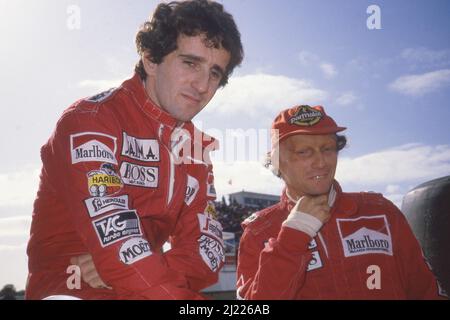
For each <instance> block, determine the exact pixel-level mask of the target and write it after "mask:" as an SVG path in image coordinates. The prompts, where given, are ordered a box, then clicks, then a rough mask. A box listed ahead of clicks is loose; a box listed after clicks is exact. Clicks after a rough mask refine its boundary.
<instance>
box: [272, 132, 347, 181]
mask: <svg viewBox="0 0 450 320" xmlns="http://www.w3.org/2000/svg"><path fill="white" fill-rule="evenodd" d="M335 136H336V149H337V152H339V151H341V150H342V149H344V148H345V146H346V145H347V137H346V136H344V135H339V134H335ZM273 152H274V153H277V152H279V146H277V147H276V150H273ZM275 156H278V155H277V154H276V155H275ZM272 157H273V155H272V153H271V152H268V153H267V154H266V158H265V160H264V167H266V168H267V169H269V170H270V171H272V173H273V174H274V175H276V176H277V177H278V178H281V173H280V169H279V168H278V167H277V166H276V165H274V163H272Z"/></svg>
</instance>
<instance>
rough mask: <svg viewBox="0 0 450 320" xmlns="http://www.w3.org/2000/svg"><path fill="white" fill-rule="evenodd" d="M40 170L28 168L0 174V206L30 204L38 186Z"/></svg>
mask: <svg viewBox="0 0 450 320" xmlns="http://www.w3.org/2000/svg"><path fill="white" fill-rule="evenodd" d="M39 173H40V169H39V168H36V167H28V168H25V169H24V170H23V171H17V172H13V173H3V174H0V194H1V195H2V197H1V198H0V206H23V205H29V204H31V203H32V202H33V201H34V199H35V197H36V192H37V189H38V184H39Z"/></svg>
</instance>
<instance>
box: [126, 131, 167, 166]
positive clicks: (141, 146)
mask: <svg viewBox="0 0 450 320" xmlns="http://www.w3.org/2000/svg"><path fill="white" fill-rule="evenodd" d="M122 155H123V156H126V157H128V158H131V159H135V160H140V161H144V162H154V161H159V143H158V141H157V140H156V139H139V138H136V137H133V136H130V135H129V134H127V133H126V132H124V133H123V142H122Z"/></svg>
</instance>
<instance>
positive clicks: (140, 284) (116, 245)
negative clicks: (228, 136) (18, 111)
mask: <svg viewBox="0 0 450 320" xmlns="http://www.w3.org/2000/svg"><path fill="white" fill-rule="evenodd" d="M216 146H217V141H215V140H214V139H213V138H211V137H209V136H206V135H203V133H202V132H200V131H199V130H197V129H196V128H195V127H194V125H193V124H192V123H191V122H189V123H184V124H183V125H182V126H177V121H176V120H175V119H174V118H172V117H171V116H170V115H169V114H168V113H166V112H164V111H162V110H161V109H160V108H158V107H157V106H156V105H155V104H154V103H153V102H152V101H151V100H150V99H149V97H148V95H147V93H146V92H145V89H144V86H143V82H142V81H141V80H140V78H139V76H138V75H135V76H134V77H133V78H132V79H129V80H127V81H125V82H124V83H123V84H122V85H121V86H120V87H119V88H117V89H111V90H109V91H107V92H104V93H101V94H99V95H97V96H94V97H92V98H89V99H84V100H80V101H78V102H76V103H75V104H74V105H72V106H71V107H70V108H68V109H67V110H66V111H65V112H64V114H63V115H62V117H61V119H60V120H59V121H58V124H57V126H56V129H55V131H54V133H53V135H52V136H51V137H50V139H49V141H48V142H47V144H45V145H44V146H43V147H42V149H41V158H42V162H43V168H42V172H41V176H40V185H39V190H38V194H37V198H36V200H35V203H34V209H33V210H34V212H33V221H32V225H31V237H30V240H29V243H28V249H27V253H28V257H29V263H28V266H29V276H28V283H27V288H26V298H27V299H42V298H44V297H46V296H50V295H71V296H76V297H79V298H82V299H197V298H202V296H201V295H200V294H199V293H198V291H199V290H201V289H203V288H205V287H207V286H209V285H211V284H214V283H215V282H217V279H218V272H219V270H220V268H221V267H222V265H223V262H224V254H223V241H222V228H221V226H220V223H219V222H217V221H216V220H215V216H214V215H215V211H214V207H213V202H212V201H213V200H214V199H215V190H214V185H213V174H212V165H211V164H210V161H209V151H212V150H213V149H214V148H216ZM168 239H170V243H171V250H169V251H167V252H164V253H163V251H162V249H161V248H162V246H163V244H164V243H165V242H166V241H167V240H168ZM84 253H90V254H91V255H92V257H93V260H94V263H95V266H96V269H97V271H98V273H99V275H100V277H101V278H102V279H103V280H104V282H105V283H106V284H108V285H109V286H111V287H112V288H113V290H108V289H93V288H91V287H90V286H89V285H87V284H86V283H84V282H83V281H79V277H78V278H76V277H77V276H78V274H77V272H79V270H77V269H76V267H75V268H74V266H70V258H71V257H74V256H77V255H81V254H84ZM80 282H81V283H80Z"/></svg>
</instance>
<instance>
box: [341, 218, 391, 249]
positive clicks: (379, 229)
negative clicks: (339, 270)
mask: <svg viewBox="0 0 450 320" xmlns="http://www.w3.org/2000/svg"><path fill="white" fill-rule="evenodd" d="M336 222H337V225H338V230H339V235H340V238H341V242H342V248H343V250H344V256H345V257H352V256H359V255H363V254H375V253H377V254H386V255H390V256H392V255H393V251H392V238H391V232H390V230H389V224H388V222H387V219H386V216H385V215H379V216H363V217H359V218H356V219H336Z"/></svg>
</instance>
